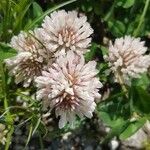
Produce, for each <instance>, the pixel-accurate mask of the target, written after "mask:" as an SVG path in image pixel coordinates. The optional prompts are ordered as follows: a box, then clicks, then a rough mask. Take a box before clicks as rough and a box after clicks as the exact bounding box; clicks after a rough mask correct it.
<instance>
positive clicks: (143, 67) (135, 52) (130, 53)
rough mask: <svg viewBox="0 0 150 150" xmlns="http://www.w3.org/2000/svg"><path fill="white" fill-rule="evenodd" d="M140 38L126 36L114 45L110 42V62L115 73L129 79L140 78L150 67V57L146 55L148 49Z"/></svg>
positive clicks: (126, 79)
mask: <svg viewBox="0 0 150 150" xmlns="http://www.w3.org/2000/svg"><path fill="white" fill-rule="evenodd" d="M144 44H145V43H144V42H143V41H140V38H134V37H131V36H125V37H124V38H123V37H122V38H118V39H116V40H115V42H114V44H112V43H111V42H110V45H109V55H108V58H107V59H108V61H109V64H110V66H111V69H112V70H113V71H114V72H119V73H120V74H122V75H123V77H124V79H125V81H128V80H129V78H139V77H140V74H141V73H144V72H146V71H147V69H148V67H149V66H150V55H145V52H146V51H147V48H146V47H145V46H144Z"/></svg>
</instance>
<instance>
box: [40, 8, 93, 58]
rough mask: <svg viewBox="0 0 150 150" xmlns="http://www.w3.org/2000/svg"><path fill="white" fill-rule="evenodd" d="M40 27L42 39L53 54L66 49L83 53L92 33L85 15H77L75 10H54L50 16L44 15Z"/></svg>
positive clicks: (56, 54)
mask: <svg viewBox="0 0 150 150" xmlns="http://www.w3.org/2000/svg"><path fill="white" fill-rule="evenodd" d="M42 27H43V28H42V29H39V32H40V35H42V40H43V41H44V43H45V45H46V47H47V48H48V49H49V50H50V51H51V52H55V56H58V55H59V54H65V52H66V51H68V50H74V51H78V52H81V53H85V52H86V51H87V47H89V44H90V42H91V38H90V35H91V34H92V33H93V29H92V28H91V26H90V24H89V23H88V22H87V17H86V16H82V17H78V14H77V12H75V11H69V12H66V11H64V10H61V11H55V12H53V13H52V14H51V15H50V17H49V16H46V17H45V19H44V23H43V24H42ZM58 53H59V54H58Z"/></svg>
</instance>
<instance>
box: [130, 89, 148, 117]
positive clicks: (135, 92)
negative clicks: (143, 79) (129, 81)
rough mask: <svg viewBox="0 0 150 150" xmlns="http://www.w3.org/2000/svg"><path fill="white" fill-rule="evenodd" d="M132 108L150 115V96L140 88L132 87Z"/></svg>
mask: <svg viewBox="0 0 150 150" xmlns="http://www.w3.org/2000/svg"><path fill="white" fill-rule="evenodd" d="M130 100H131V101H132V103H133V104H132V105H133V106H132V107H133V108H134V109H135V110H136V111H138V112H139V113H142V114H150V94H149V93H148V92H147V91H146V90H144V89H143V88H141V87H139V86H132V88H131V90H130Z"/></svg>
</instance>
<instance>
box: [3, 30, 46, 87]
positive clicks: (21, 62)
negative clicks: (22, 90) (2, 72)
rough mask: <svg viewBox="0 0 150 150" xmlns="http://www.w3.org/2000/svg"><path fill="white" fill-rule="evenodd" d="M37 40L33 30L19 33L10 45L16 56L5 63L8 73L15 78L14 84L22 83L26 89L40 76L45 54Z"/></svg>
mask: <svg viewBox="0 0 150 150" xmlns="http://www.w3.org/2000/svg"><path fill="white" fill-rule="evenodd" d="M37 38H38V37H37V34H36V30H34V32H30V33H26V32H21V33H20V34H19V35H18V36H14V37H12V39H11V43H10V45H11V47H12V48H14V49H16V51H17V52H18V54H17V55H16V56H15V57H12V58H9V59H6V60H5V62H6V65H7V67H8V69H9V73H10V74H11V75H14V76H15V82H16V84H18V83H20V82H22V81H24V86H25V87H27V86H29V85H30V83H31V81H32V80H33V79H34V78H35V77H37V76H39V75H41V72H42V70H43V68H44V66H43V65H44V61H45V59H46V57H47V54H46V49H45V48H44V47H43V45H42V44H41V43H40V42H39V41H38V39H37Z"/></svg>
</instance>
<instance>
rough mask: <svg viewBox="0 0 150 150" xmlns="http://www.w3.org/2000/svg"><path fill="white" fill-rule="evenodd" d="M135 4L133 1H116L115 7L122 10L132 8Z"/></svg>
mask: <svg viewBox="0 0 150 150" xmlns="http://www.w3.org/2000/svg"><path fill="white" fill-rule="evenodd" d="M134 3H135V0H118V2H117V5H118V6H122V7H123V8H129V7H131V6H133V5H134Z"/></svg>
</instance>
